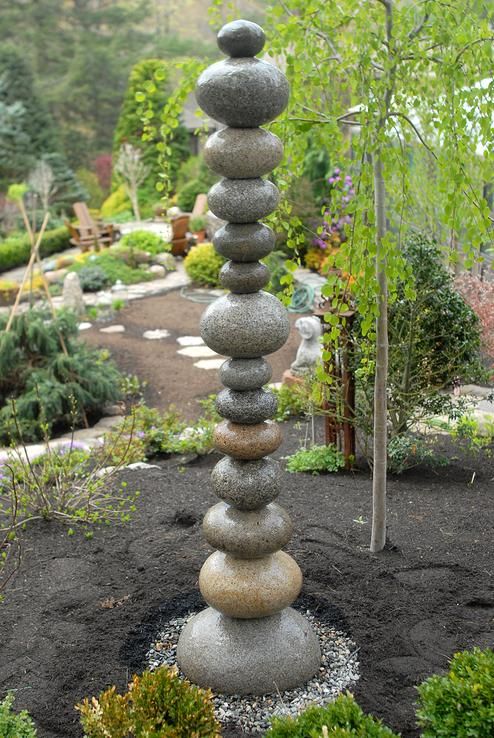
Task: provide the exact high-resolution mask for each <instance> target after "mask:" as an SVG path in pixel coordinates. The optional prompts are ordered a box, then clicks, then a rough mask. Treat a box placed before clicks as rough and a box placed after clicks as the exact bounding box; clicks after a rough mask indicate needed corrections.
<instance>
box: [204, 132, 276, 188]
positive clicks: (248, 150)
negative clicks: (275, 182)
mask: <svg viewBox="0 0 494 738" xmlns="http://www.w3.org/2000/svg"><path fill="white" fill-rule="evenodd" d="M203 154H204V159H205V161H206V164H207V165H208V167H209V168H210V169H212V170H213V172H216V174H221V176H222V177H230V178H231V179H247V178H251V177H261V176H262V175H263V174H268V173H269V172H271V171H272V170H273V169H275V168H276V167H277V166H278V164H279V163H280V161H281V160H282V158H283V144H282V143H281V141H280V139H279V138H278V136H275V135H274V134H273V133H269V131H265V130H264V129H263V128H223V129H222V130H221V131H217V132H216V133H214V134H213V135H212V136H210V137H209V138H208V140H207V141H206V144H205V146H204V151H203Z"/></svg>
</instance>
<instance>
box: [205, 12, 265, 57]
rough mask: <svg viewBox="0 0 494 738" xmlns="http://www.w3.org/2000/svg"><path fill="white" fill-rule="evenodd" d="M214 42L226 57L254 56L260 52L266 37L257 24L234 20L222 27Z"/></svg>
mask: <svg viewBox="0 0 494 738" xmlns="http://www.w3.org/2000/svg"><path fill="white" fill-rule="evenodd" d="M216 40H217V42H218V46H219V47H220V49H221V51H222V52H223V53H224V54H227V55H228V56H234V57H235V56H239V57H242V56H255V55H256V54H259V52H260V51H262V49H263V46H264V42H265V40H266V36H265V35H264V31H263V30H262V28H261V26H258V25H257V23H252V21H247V20H236V21H232V22H231V23H227V24H226V25H224V26H223V28H221V29H220V31H219V33H218V35H217V37H216Z"/></svg>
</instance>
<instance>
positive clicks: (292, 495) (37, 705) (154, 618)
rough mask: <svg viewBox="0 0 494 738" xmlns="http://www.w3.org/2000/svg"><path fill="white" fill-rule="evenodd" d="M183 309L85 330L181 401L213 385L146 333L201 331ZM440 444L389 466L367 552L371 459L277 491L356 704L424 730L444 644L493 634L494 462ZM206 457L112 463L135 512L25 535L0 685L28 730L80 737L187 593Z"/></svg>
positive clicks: (283, 359) (196, 557) (173, 301)
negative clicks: (114, 330) (378, 549)
mask: <svg viewBox="0 0 494 738" xmlns="http://www.w3.org/2000/svg"><path fill="white" fill-rule="evenodd" d="M191 306H192V307H189V308H188V310H187V311H186V314H185V313H184V311H183V310H182V315H180V314H179V312H180V309H181V308H183V300H182V298H180V296H179V295H178V294H176V295H168V296H165V297H162V298H152V299H149V300H142V301H139V302H136V303H134V304H133V305H132V306H129V308H126V309H125V310H124V311H123V313H121V314H120V315H119V316H118V318H117V320H116V321H115V322H120V323H124V324H125V325H126V327H127V331H126V333H125V334H123V335H121V336H120V335H116V336H115V335H114V336H111V335H105V334H101V333H98V332H97V331H96V330H93V331H92V335H91V336H90V337H89V340H91V341H92V342H94V343H96V342H97V343H99V344H100V345H107V346H108V347H109V348H111V351H112V353H113V354H114V356H115V358H116V361H117V363H118V364H119V365H120V367H121V368H126V369H127V370H128V371H131V372H133V373H138V374H141V375H143V378H145V379H146V380H147V381H148V383H149V384H148V390H147V392H148V400H149V401H150V403H153V400H154V401H155V402H154V404H156V405H157V406H159V407H162V408H164V407H166V406H167V404H168V403H169V402H175V404H177V405H178V406H179V407H182V406H187V405H188V406H189V407H190V408H192V405H193V399H194V397H196V396H204V395H205V394H207V393H208V392H210V391H213V390H215V389H217V388H218V380H217V375H216V372H214V371H213V372H209V371H205V370H202V371H201V370H198V369H197V368H195V367H193V360H192V359H190V358H188V357H181V356H178V358H177V354H176V348H177V344H176V341H174V340H170V339H167V340H165V341H159V342H156V341H145V340H143V339H142V338H141V335H142V330H147V329H153V328H160V327H161V328H163V327H166V328H167V329H169V330H172V331H176V333H177V336H178V335H184V334H186V333H190V334H192V335H197V320H198V317H199V315H200V313H201V312H202V310H203V309H204V306H201V305H194V304H193V303H191ZM164 307H166V308H167V309H168V308H169V312H168V313H167V316H166V319H165V318H163V315H162V310H163V308H164ZM192 313H194V314H192ZM151 318H152V320H151ZM187 321H190V322H187ZM132 325H134V326H135V328H132ZM174 326H176V327H174ZM291 342H292V343H291V344H289V346H288V348H287V349H284V350H283V351H285V352H286V353H284V354H281V355H279V356H278V357H276V356H275V357H274V359H275V360H274V362H273V364H274V365H275V378H277V379H278V378H279V377H280V375H281V372H282V370H283V369H284V368H286V366H288V364H289V363H290V361H291V360H292V359H293V356H294V353H295V347H296V345H297V340H296V337H292V338H291ZM143 352H147V353H146V354H144V353H143ZM177 362H178V363H177ZM160 392H161V394H160ZM191 412H192V409H191ZM284 431H285V441H284V445H283V446H282V447H281V448H280V449H279V451H278V452H277V454H275V456H276V457H277V458H281V457H283V456H285V455H286V454H287V453H289V452H291V451H294V450H295V449H296V448H297V447H299V445H300V444H301V440H302V438H303V436H304V428H303V427H300V424H297V423H294V422H290V423H286V424H284ZM443 452H444V453H445V454H446V455H447V456H448V458H449V465H448V466H447V467H445V468H442V469H440V471H439V473H437V474H435V473H434V472H432V471H431V470H430V469H426V468H419V469H416V470H414V471H413V472H409V473H407V474H404V475H402V476H401V477H399V478H390V480H389V528H388V533H389V546H388V547H387V549H386V550H385V551H384V552H383V553H381V554H379V555H375V556H373V555H371V554H370V553H369V551H368V542H369V538H370V514H371V485H370V478H369V473H368V471H365V470H357V471H355V472H352V473H342V474H338V475H331V476H310V475H305V474H303V475H302V474H297V475H293V474H288V473H287V474H286V477H285V483H284V486H283V494H282V495H281V497H280V502H281V504H283V505H284V506H285V507H286V509H287V510H288V511H289V512H290V514H291V515H292V518H293V520H294V523H295V531H296V532H295V535H294V537H293V540H292V542H291V544H290V545H289V547H288V550H289V552H290V553H292V555H293V556H294V557H295V558H296V560H297V561H298V562H299V564H300V565H301V567H302V570H303V572H304V575H305V582H304V590H303V594H304V596H306V597H308V598H310V599H311V602H312V603H313V609H315V610H317V608H323V609H324V610H325V611H326V612H327V611H328V610H330V611H331V612H332V613H333V617H334V620H335V623H336V625H338V627H340V628H341V629H342V630H344V631H346V633H348V634H349V635H350V637H351V638H352V639H353V640H354V641H355V643H356V644H357V647H358V648H359V649H360V651H359V658H360V664H361V679H360V682H359V683H358V685H357V687H356V690H355V693H356V696H357V699H358V701H359V702H360V704H361V705H362V707H363V708H364V709H365V710H367V711H369V712H373V713H374V714H376V715H378V716H380V717H382V718H383V719H384V720H385V722H386V723H387V724H389V725H390V727H392V728H393V729H395V730H397V731H401V733H402V735H403V736H405V737H406V738H412V736H413V737H415V736H418V735H419V733H418V731H417V729H416V727H415V723H414V699H415V689H414V685H415V684H417V683H418V682H420V681H421V680H423V679H424V678H425V677H427V676H428V675H430V674H432V673H434V672H438V671H440V670H442V669H444V668H445V667H446V666H447V661H448V658H449V657H451V655H452V654H453V652H454V651H456V650H459V649H463V648H470V647H472V646H474V645H478V646H481V647H486V646H492V644H493V642H494V592H493V589H492V578H493V572H494V565H493V548H494V544H493V535H492V531H493V530H494V495H493V481H494V463H493V461H492V460H491V459H482V460H481V461H480V460H472V459H464V458H462V457H460V458H459V457H457V455H456V452H455V449H454V448H453V447H451V446H448V445H445V448H444V449H443ZM217 458H218V457H217V456H215V455H214V454H212V455H210V456H208V457H206V458H202V459H192V460H190V459H189V460H184V459H180V458H177V457H174V458H169V459H161V460H157V461H156V462H155V463H157V464H158V468H155V469H145V470H139V471H130V470H126V471H125V472H122V474H123V476H124V477H125V479H126V481H127V482H128V485H129V488H131V489H139V490H140V491H141V497H140V500H139V503H138V510H137V512H136V514H135V515H134V517H133V519H132V522H131V523H129V524H128V525H126V526H120V527H108V528H107V527H104V528H102V529H99V530H97V531H96V532H95V535H94V538H93V539H92V540H86V539H85V538H84V535H83V534H82V532H81V533H79V532H77V533H76V534H75V535H74V536H68V534H67V529H66V528H64V527H62V526H61V525H58V524H55V523H37V524H33V525H32V526H31V527H30V528H29V530H28V531H26V532H25V533H24V534H23V550H22V551H23V553H22V562H21V567H20V570H19V571H18V573H17V575H16V576H15V578H14V579H13V580H11V582H10V584H9V586H8V588H7V591H6V592H5V601H4V602H3V603H2V604H0V697H1V696H2V695H3V694H4V692H5V691H6V690H7V689H14V690H16V707H17V709H21V708H26V709H28V710H29V711H30V713H31V714H32V716H33V718H34V720H35V721H36V724H37V726H38V735H39V738H81V736H82V730H81V727H80V725H79V722H78V716H77V713H76V712H75V710H74V705H75V703H77V702H79V701H80V700H81V699H82V698H83V697H85V696H89V695H96V694H98V693H99V692H100V691H101V690H103V689H105V688H106V687H108V686H109V685H112V684H116V685H117V686H118V687H119V688H121V689H122V688H124V686H125V684H126V683H127V681H128V680H129V678H130V676H131V674H132V673H133V672H134V671H138V670H139V669H141V668H143V665H144V656H145V653H146V650H147V647H148V646H149V644H150V643H151V641H152V640H153V635H154V634H155V633H156V632H157V631H158V630H159V626H160V623H161V622H163V621H165V620H167V619H168V618H169V617H170V616H171V615H173V614H175V613H177V614H179V613H178V612H177V611H179V610H181V611H182V612H183V609H184V607H186V606H187V604H188V603H195V602H197V578H198V572H199V569H200V567H201V565H202V563H203V561H204V560H205V558H206V556H207V555H208V553H209V549H208V546H207V544H206V543H205V542H204V540H203V538H202V535H201V526H200V521H201V518H202V516H203V514H204V512H205V511H206V509H207V508H208V507H209V506H210V505H211V504H213V503H214V502H215V498H214V497H213V495H212V493H211V491H210V490H209V486H208V478H209V474H210V471H211V468H212V466H213V465H214V463H215V462H216V460H217ZM153 463H154V462H153ZM474 472H475V477H474V478H473V473H474ZM472 479H473V481H472ZM224 735H225V736H228V738H234V737H235V738H237V737H238V738H243V736H245V735H246V734H243V733H241V732H239V731H237V730H232V729H228V728H227V729H226V730H225V731H224Z"/></svg>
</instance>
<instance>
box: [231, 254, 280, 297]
mask: <svg viewBox="0 0 494 738" xmlns="http://www.w3.org/2000/svg"><path fill="white" fill-rule="evenodd" d="M270 278H271V273H270V271H269V269H268V268H267V266H266V265H265V264H261V263H260V262H259V261H251V262H247V263H245V262H244V263H242V262H234V261H227V262H226V264H223V266H222V268H221V271H220V275H219V279H220V283H221V284H222V286H223V287H225V289H227V290H231V291H232V292H235V293H237V294H245V293H249V292H257V291H258V290H261V289H262V288H263V287H265V286H266V285H267V284H268V282H269V280H270Z"/></svg>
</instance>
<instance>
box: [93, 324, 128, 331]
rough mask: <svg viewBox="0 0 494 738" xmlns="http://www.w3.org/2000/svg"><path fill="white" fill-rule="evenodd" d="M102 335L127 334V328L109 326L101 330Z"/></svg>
mask: <svg viewBox="0 0 494 738" xmlns="http://www.w3.org/2000/svg"><path fill="white" fill-rule="evenodd" d="M99 332H100V333H125V326H123V325H109V326H108V327H107V328H100V329H99Z"/></svg>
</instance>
